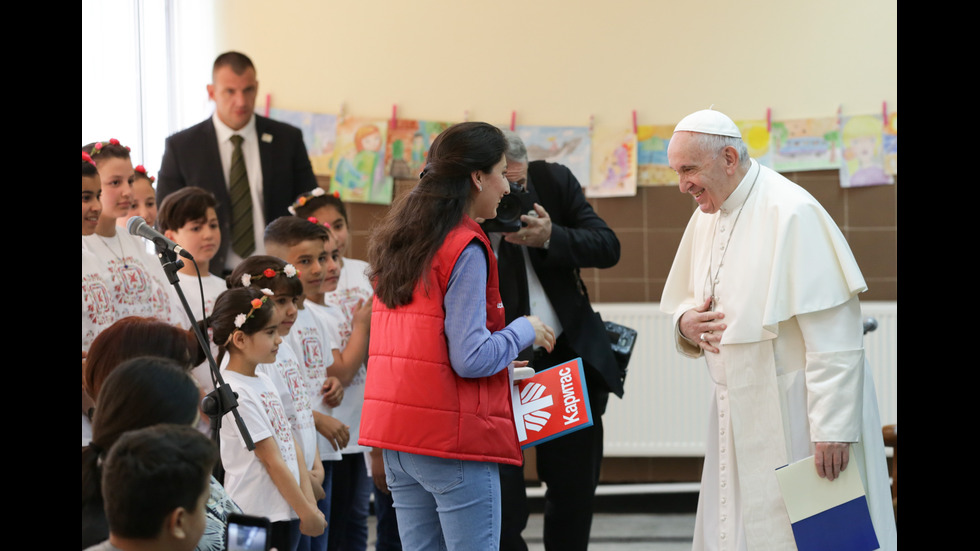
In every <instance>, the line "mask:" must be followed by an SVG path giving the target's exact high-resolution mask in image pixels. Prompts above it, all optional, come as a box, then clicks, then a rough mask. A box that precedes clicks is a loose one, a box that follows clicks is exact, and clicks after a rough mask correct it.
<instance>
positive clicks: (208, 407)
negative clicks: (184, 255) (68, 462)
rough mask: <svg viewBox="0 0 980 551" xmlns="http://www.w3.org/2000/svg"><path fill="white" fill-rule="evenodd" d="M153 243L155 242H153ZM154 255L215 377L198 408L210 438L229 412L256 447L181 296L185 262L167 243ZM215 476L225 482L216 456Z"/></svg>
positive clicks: (249, 444)
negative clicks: (181, 272)
mask: <svg viewBox="0 0 980 551" xmlns="http://www.w3.org/2000/svg"><path fill="white" fill-rule="evenodd" d="M154 244H156V243H154ZM156 248H157V256H158V257H159V258H160V264H161V265H162V266H163V271H164V273H166V274H167V279H168V280H169V281H170V284H171V285H172V286H173V287H174V290H176V291H177V296H178V297H180V303H181V304H183V306H184V311H185V312H186V313H187V317H188V318H189V319H190V321H191V328H192V329H193V330H194V334H195V335H196V336H197V342H198V343H199V344H200V345H201V348H202V349H203V350H204V355H205V356H206V357H207V359H208V365H209V366H210V367H211V379H212V380H213V381H214V390H212V391H211V392H210V393H208V395H207V396H205V397H204V399H203V400H201V409H203V410H204V413H206V414H207V415H208V418H209V419H210V421H211V428H210V430H211V440H213V441H214V443H215V445H217V446H219V447H220V445H221V441H220V435H219V431H220V430H221V418H222V417H223V416H224V415H225V414H226V413H228V412H231V414H232V415H233V416H234V417H235V423H236V424H237V425H238V431H239V433H241V435H242V439H243V440H244V441H245V447H246V448H247V449H248V450H249V451H252V450H254V449H255V443H254V442H252V435H251V434H249V432H248V428H247V427H246V426H245V421H244V420H243V419H242V416H241V415H240V414H239V413H238V394H236V393H235V392H234V391H233V390H232V388H231V386H229V385H228V384H227V383H225V381H224V379H223V378H222V377H221V372H220V371H219V370H218V366H217V363H216V362H215V361H214V357H213V356H212V355H211V346H210V344H209V342H208V339H207V337H205V336H204V333H203V332H202V331H201V327H200V326H199V325H198V324H197V321H196V318H195V317H194V312H193V311H192V310H191V307H190V305H189V304H188V303H187V298H186V297H184V291H183V290H182V289H181V288H180V278H179V277H177V271H178V270H179V269H181V268H182V267H183V266H184V263H183V261H182V260H180V259H179V258H177V253H175V252H173V251H171V250H169V249H167V248H166V247H161V246H160V245H159V244H156ZM214 477H215V478H216V479H218V481H219V482H222V483H223V482H224V467H223V466H222V464H221V461H220V460H219V461H218V462H217V463H216V464H215V466H214Z"/></svg>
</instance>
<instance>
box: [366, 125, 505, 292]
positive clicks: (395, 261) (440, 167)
mask: <svg viewBox="0 0 980 551" xmlns="http://www.w3.org/2000/svg"><path fill="white" fill-rule="evenodd" d="M506 150H507V140H506V139H505V138H504V134H503V132H501V131H500V129H499V128H497V127H496V126H493V125H491V124H487V123H485V122H464V123H459V124H455V125H453V126H450V127H449V128H447V129H446V130H445V131H443V132H442V133H441V134H439V135H438V136H436V139H435V140H433V141H432V146H431V147H430V148H429V156H428V162H427V163H426V165H425V169H424V170H423V171H422V175H421V178H420V179H419V183H418V184H417V185H416V186H415V187H414V188H413V189H412V190H411V191H410V192H408V193H407V194H405V195H403V196H402V197H401V198H399V200H397V201H396V202H395V204H394V205H392V207H391V209H389V210H388V213H387V214H386V215H385V217H384V218H383V219H382V220H381V222H380V223H379V224H378V226H377V227H376V228H375V230H374V232H373V233H372V234H371V238H370V240H369V243H368V263H369V264H370V265H371V270H370V272H369V276H370V277H371V279H372V280H373V281H374V285H375V294H376V296H377V297H378V299H379V300H380V301H381V302H383V303H384V304H385V305H386V306H388V307H389V308H394V307H397V306H404V305H406V304H408V303H410V302H411V301H412V294H413V292H414V290H415V286H416V285H417V284H418V283H419V281H420V280H421V281H422V283H423V284H425V285H427V284H428V283H429V282H428V281H426V279H425V274H427V272H428V268H429V265H430V264H431V262H432V257H433V256H435V253H436V251H437V250H439V247H440V246H441V245H442V242H443V241H444V240H445V239H446V236H447V235H449V232H450V230H452V229H453V228H455V227H456V226H457V225H458V224H459V223H460V221H461V220H462V219H463V216H464V215H465V213H466V209H467V208H469V204H470V197H471V195H470V187H471V180H470V175H471V174H472V173H473V172H474V171H477V170H479V171H482V172H484V173H488V174H489V173H490V171H491V170H492V169H493V167H494V165H496V164H497V163H499V162H500V160H501V159H502V158H503V156H504V152H505V151H506Z"/></svg>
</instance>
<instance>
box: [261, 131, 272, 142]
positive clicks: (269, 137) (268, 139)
mask: <svg viewBox="0 0 980 551" xmlns="http://www.w3.org/2000/svg"><path fill="white" fill-rule="evenodd" d="M262 141H263V142H265V143H272V134H269V133H264V134H262Z"/></svg>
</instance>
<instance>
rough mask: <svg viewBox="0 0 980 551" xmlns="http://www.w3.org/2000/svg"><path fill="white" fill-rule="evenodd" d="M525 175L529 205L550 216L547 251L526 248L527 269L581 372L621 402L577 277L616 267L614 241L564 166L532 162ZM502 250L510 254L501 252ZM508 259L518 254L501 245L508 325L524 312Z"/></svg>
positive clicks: (612, 364) (523, 285)
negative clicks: (598, 380) (588, 373)
mask: <svg viewBox="0 0 980 551" xmlns="http://www.w3.org/2000/svg"><path fill="white" fill-rule="evenodd" d="M527 172H528V178H527V190H528V193H529V194H530V195H531V196H530V200H531V202H536V203H538V204H540V205H541V206H542V207H544V209H545V210H546V211H547V212H548V216H549V217H551V242H550V243H549V244H548V249H547V250H545V249H542V248H537V247H528V248H527V251H528V256H529V258H530V259H531V265H532V266H533V267H534V271H535V273H536V274H537V276H538V279H540V280H541V286H542V287H544V291H545V294H547V295H548V300H550V301H551V305H552V306H553V307H554V308H555V312H556V313H557V314H558V320H559V321H560V322H561V325H562V328H563V331H564V335H565V336H566V338H567V339H568V342H569V344H570V345H571V347H572V348H573V349H574V350H575V352H576V353H577V354H578V355H579V356H581V357H582V360H583V363H584V364H585V366H586V369H590V368H591V369H592V370H594V371H596V372H598V374H599V375H601V377H602V380H603V381H604V382H605V383H606V386H607V387H608V388H609V390H610V391H611V392H613V393H615V394H616V395H617V396H619V397H622V396H623V383H622V381H621V380H620V378H619V369H618V367H617V364H616V358H615V357H614V356H613V353H612V348H611V347H610V343H609V337H608V336H607V335H606V329H605V326H604V325H603V322H602V319H601V318H600V317H599V315H598V314H597V313H596V312H595V311H593V310H592V305H591V303H590V302H589V295H588V291H587V290H586V288H585V283H583V282H582V278H581V277H580V275H579V269H580V268H592V267H594V268H609V267H611V266H615V265H616V263H617V262H619V239H618V238H617V237H616V234H615V233H613V231H612V230H611V229H610V228H609V226H608V225H606V223H605V222H604V221H603V220H602V219H601V218H599V216H598V215H597V214H596V213H595V211H594V210H592V206H591V205H590V204H589V203H588V201H586V200H585V194H584V193H583V192H582V186H581V184H579V182H578V180H576V179H575V176H574V175H572V172H571V171H570V170H569V169H568V168H567V167H565V166H563V165H560V164H556V163H548V162H545V161H532V162H531V163H529V164H528V171H527ZM507 247H510V248H511V250H510V251H506V252H505V250H504V249H505V248H507ZM514 254H517V255H520V246H519V245H515V244H512V243H508V242H506V241H501V243H500V248H499V249H498V257H501V261H500V262H499V263H498V266H499V268H498V269H499V272H500V273H499V275H500V294H501V298H502V299H503V302H504V309H505V312H506V317H507V322H508V323H509V322H510V321H511V320H513V319H514V318H517V317H518V316H522V315H526V314H527V313H528V311H527V309H528V305H527V303H526V300H527V296H526V295H527V282H526V279H527V276H526V274H525V272H524V271H523V270H522V269H519V268H518V267H515V266H509V265H505V264H506V258H514ZM520 264H521V266H523V262H520ZM538 367H550V366H538Z"/></svg>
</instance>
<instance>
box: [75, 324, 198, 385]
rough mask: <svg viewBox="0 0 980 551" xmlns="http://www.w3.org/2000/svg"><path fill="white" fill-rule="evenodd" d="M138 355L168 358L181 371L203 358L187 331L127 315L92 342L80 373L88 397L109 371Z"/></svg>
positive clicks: (192, 335) (191, 334) (193, 338)
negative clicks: (181, 368)
mask: <svg viewBox="0 0 980 551" xmlns="http://www.w3.org/2000/svg"><path fill="white" fill-rule="evenodd" d="M139 356H160V357H163V358H168V359H171V360H173V361H175V362H177V364H178V365H180V366H181V367H183V368H184V369H185V370H187V369H190V368H191V367H193V366H195V365H197V364H199V363H201V362H202V361H204V351H203V350H201V346H200V344H198V342H197V338H196V337H195V336H194V334H193V333H191V332H190V331H187V330H185V329H181V328H179V327H176V326H173V325H170V324H169V323H166V322H162V321H160V320H158V319H156V318H145V317H140V316H127V317H125V318H122V319H119V320H117V321H116V322H115V323H113V324H112V325H110V326H109V327H107V328H106V329H105V330H104V331H102V332H101V333H99V335H98V336H97V337H95V340H93V341H92V346H90V347H89V349H88V356H87V359H86V361H85V369H84V371H83V373H82V375H83V382H84V384H85V389H86V390H88V392H89V394H90V395H91V396H93V397H95V396H97V395H98V394H99V392H100V389H101V387H102V383H103V381H105V380H106V378H107V377H108V376H109V374H110V373H112V371H113V370H115V369H116V368H117V367H118V366H119V365H120V364H122V363H123V362H124V361H126V360H128V359H130V358H136V357H139Z"/></svg>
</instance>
